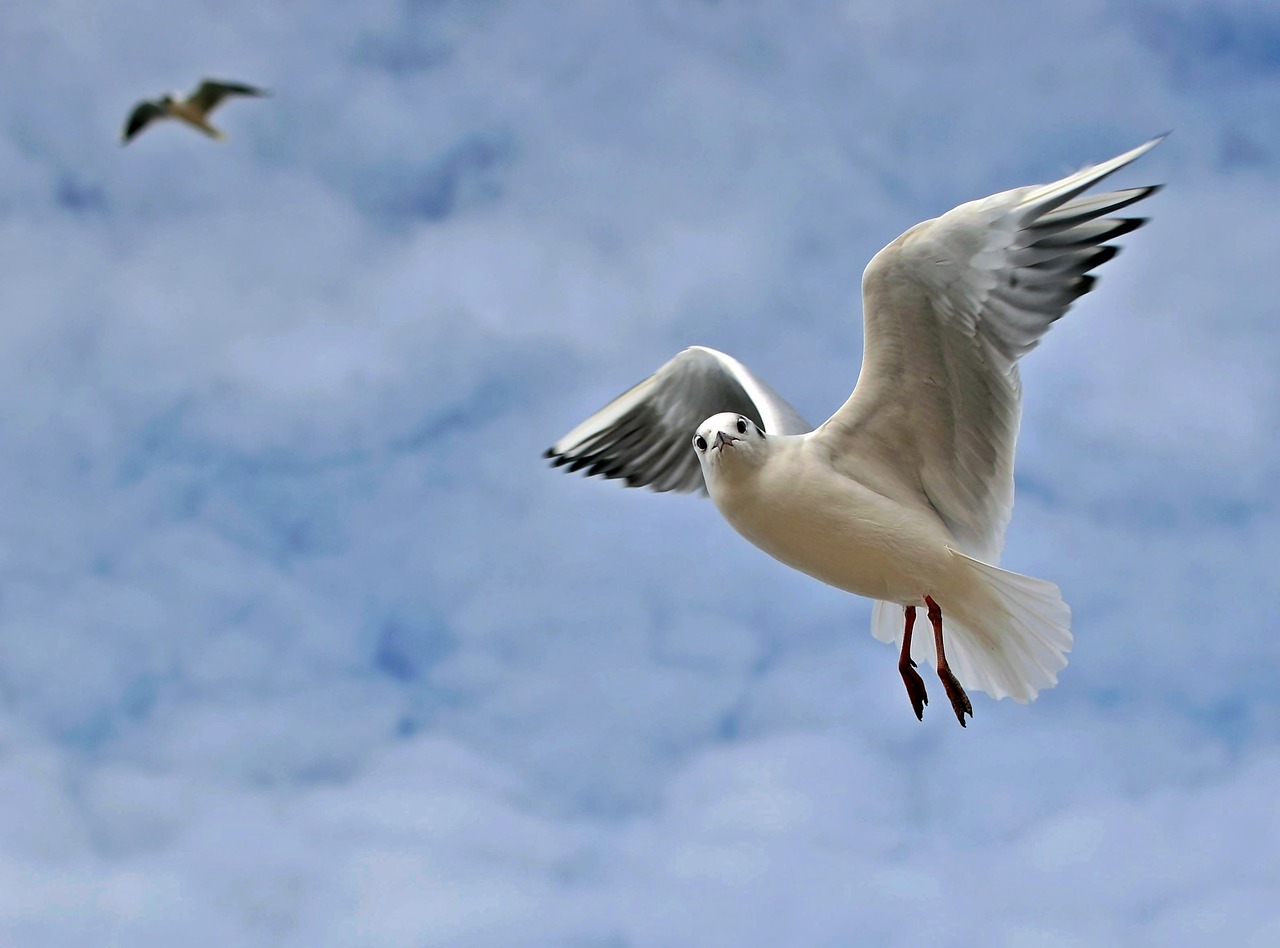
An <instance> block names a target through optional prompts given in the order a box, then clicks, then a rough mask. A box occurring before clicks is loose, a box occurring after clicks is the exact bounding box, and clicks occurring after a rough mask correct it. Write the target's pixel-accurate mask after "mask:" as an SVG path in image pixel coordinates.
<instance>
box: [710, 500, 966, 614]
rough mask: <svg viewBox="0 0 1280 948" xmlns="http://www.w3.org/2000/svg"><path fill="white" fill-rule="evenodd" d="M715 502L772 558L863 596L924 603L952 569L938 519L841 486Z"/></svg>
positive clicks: (944, 534)
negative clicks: (925, 597)
mask: <svg viewBox="0 0 1280 948" xmlns="http://www.w3.org/2000/svg"><path fill="white" fill-rule="evenodd" d="M774 487H776V488H777V489H771V488H774ZM713 498H714V499H715V501H716V506H717V507H718V508H719V509H720V512H721V513H722V514H723V515H724V517H725V519H726V520H728V521H729V523H730V524H731V525H732V526H733V528H734V529H735V530H737V531H738V532H739V533H741V534H742V535H743V536H744V537H746V538H747V539H748V540H750V541H751V542H752V543H753V544H755V545H756V546H758V547H759V548H760V549H762V550H764V551H765V552H766V553H768V554H769V555H770V556H772V557H774V558H775V559H777V560H780V561H781V562H783V563H785V564H787V565H788V566H790V567H792V568H793V569H797V570H800V571H801V572H802V573H807V574H809V575H810V576H812V577H814V578H815V579H819V580H821V581H822V582H824V583H827V584H828V585H830V586H835V587H836V588H838V589H844V590H846V591H848V592H852V593H856V594H857V595H860V596H866V597H868V598H871V599H883V600H886V601H889V602H900V603H903V604H918V603H922V602H923V599H924V596H925V595H926V594H930V593H934V592H936V591H937V590H938V589H939V588H940V586H942V585H944V584H945V582H946V577H947V574H948V571H949V569H950V568H951V565H952V564H951V557H950V555H949V553H948V551H947V546H948V543H947V534H946V532H945V528H944V527H942V525H941V523H940V521H938V520H937V518H936V516H933V515H932V514H931V513H929V512H928V511H925V510H923V509H921V510H915V509H912V508H909V507H905V506H903V505H902V504H899V503H895V502H894V501H892V500H890V499H888V498H886V497H884V496H882V495H880V494H877V493H875V492H874V491H871V490H869V489H867V488H865V487H863V486H861V485H859V484H857V483H856V482H852V481H848V480H845V479H843V478H839V479H838V480H837V479H835V478H833V481H832V483H822V482H817V483H803V482H800V483H798V482H796V481H795V480H792V479H788V480H787V482H786V483H785V484H777V485H771V484H769V483H767V482H766V483H763V484H757V485H753V488H752V489H747V490H740V491H739V490H734V491H726V492H722V495H721V496H716V495H715V494H714V493H713Z"/></svg>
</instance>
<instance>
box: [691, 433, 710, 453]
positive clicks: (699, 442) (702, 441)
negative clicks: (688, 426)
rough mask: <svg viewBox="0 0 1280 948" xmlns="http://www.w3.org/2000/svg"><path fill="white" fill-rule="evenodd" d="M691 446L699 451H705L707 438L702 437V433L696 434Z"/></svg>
mask: <svg viewBox="0 0 1280 948" xmlns="http://www.w3.org/2000/svg"><path fill="white" fill-rule="evenodd" d="M693 446H694V447H695V448H697V449H698V450H699V451H705V450H707V439H706V438H704V437H702V435H698V436H697V437H696V438H694V439H693Z"/></svg>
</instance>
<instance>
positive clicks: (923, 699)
mask: <svg viewBox="0 0 1280 948" xmlns="http://www.w3.org/2000/svg"><path fill="white" fill-rule="evenodd" d="M907 661H908V662H911V664H910V666H907V665H899V666H898V671H899V672H901V673H902V683H903V684H904V685H906V686H907V697H908V698H910V699H911V708H912V710H914V711H915V713H916V720H917V721H923V720H924V706H925V705H926V704H928V703H929V694H928V692H926V691H925V689H924V679H923V678H921V677H920V675H919V674H918V673H916V672H915V671H914V669H915V667H916V663H915V662H913V661H911V659H907Z"/></svg>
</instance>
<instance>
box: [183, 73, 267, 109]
mask: <svg viewBox="0 0 1280 948" xmlns="http://www.w3.org/2000/svg"><path fill="white" fill-rule="evenodd" d="M233 95H248V96H257V97H262V96H266V95H270V93H269V92H267V90H266V89H259V88H258V87H257V86H247V85H245V84H244V83H242V82H223V81H221V80H219V79H205V80H204V81H203V82H201V83H200V86H199V88H197V89H196V91H195V92H193V93H191V95H190V96H188V97H187V104H188V105H191V106H194V107H195V108H197V109H199V110H200V111H201V112H203V113H205V114H206V115H207V114H208V113H210V112H212V111H213V110H214V109H215V108H217V107H218V104H219V103H220V102H222V100H223V99H225V98H227V97H228V96H233Z"/></svg>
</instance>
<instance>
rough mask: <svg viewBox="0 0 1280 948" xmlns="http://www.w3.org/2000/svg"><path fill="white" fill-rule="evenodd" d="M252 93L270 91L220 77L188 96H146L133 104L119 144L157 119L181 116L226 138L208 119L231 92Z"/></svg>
mask: <svg viewBox="0 0 1280 948" xmlns="http://www.w3.org/2000/svg"><path fill="white" fill-rule="evenodd" d="M236 95H242V96H253V97H258V98H261V97H262V96H267V95H270V93H269V92H267V91H266V90H265V89H259V88H257V87H255V86H247V85H244V84H243V83H239V82H222V81H220V80H217V79H205V80H204V81H203V82H201V83H200V86H199V88H197V89H196V91H195V92H193V93H191V95H189V96H187V97H186V98H185V99H184V98H181V97H180V96H179V94H178V93H176V92H175V93H171V94H167V95H163V96H161V97H160V98H158V99H144V100H143V101H141V102H139V103H138V104H137V105H136V106H134V108H133V111H132V112H131V113H130V114H129V120H128V121H127V122H125V126H124V130H123V131H122V132H121V133H120V144H122V145H127V144H129V142H131V141H132V140H133V139H134V138H136V137H137V135H138V133H139V132H141V131H142V130H143V129H144V128H146V127H147V126H148V125H150V124H151V123H152V122H155V121H157V120H158V119H165V118H176V119H181V120H182V121H184V122H186V123H187V124H188V125H191V126H193V127H195V128H198V129H200V131H202V132H204V133H205V134H206V135H208V136H209V137H210V138H218V139H221V138H225V137H226V136H224V135H223V133H222V132H221V131H220V130H218V129H216V128H214V127H213V126H212V125H210V124H209V122H208V116H209V113H210V112H212V111H213V110H214V109H216V108H217V107H218V106H219V105H220V104H221V103H222V101H223V100H224V99H226V98H228V97H229V96H236Z"/></svg>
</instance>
